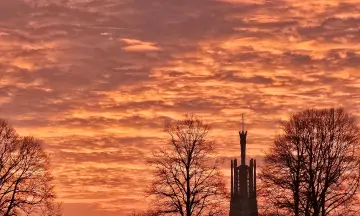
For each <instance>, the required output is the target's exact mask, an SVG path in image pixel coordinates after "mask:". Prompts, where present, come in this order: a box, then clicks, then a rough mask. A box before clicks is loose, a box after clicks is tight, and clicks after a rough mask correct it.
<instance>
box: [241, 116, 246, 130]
mask: <svg viewBox="0 0 360 216" xmlns="http://www.w3.org/2000/svg"><path fill="white" fill-rule="evenodd" d="M241 117H242V123H241V125H242V131H244V128H245V123H244V113H242V114H241Z"/></svg>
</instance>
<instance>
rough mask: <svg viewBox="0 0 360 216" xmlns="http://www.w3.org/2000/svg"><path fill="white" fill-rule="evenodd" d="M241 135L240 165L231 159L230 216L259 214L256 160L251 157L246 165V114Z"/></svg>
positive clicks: (254, 215) (253, 215)
mask: <svg viewBox="0 0 360 216" xmlns="http://www.w3.org/2000/svg"><path fill="white" fill-rule="evenodd" d="M239 136H240V158H241V163H240V165H238V164H237V160H236V158H235V159H234V160H231V199H230V214H229V215H230V216H258V208H257V200H256V160H254V159H252V158H251V159H250V163H249V165H246V163H245V158H246V136H247V131H244V114H243V115H242V131H239Z"/></svg>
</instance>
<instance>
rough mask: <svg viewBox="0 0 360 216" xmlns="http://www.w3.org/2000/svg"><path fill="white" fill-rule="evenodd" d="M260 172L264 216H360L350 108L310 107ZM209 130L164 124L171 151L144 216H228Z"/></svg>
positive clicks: (359, 142)
mask: <svg viewBox="0 0 360 216" xmlns="http://www.w3.org/2000/svg"><path fill="white" fill-rule="evenodd" d="M281 125H282V131H281V133H279V134H278V135H277V136H276V138H275V139H274V140H273V143H272V145H271V146H270V148H269V150H268V151H267V152H266V154H265V160H264V162H263V164H262V166H261V168H260V174H259V177H260V182H259V184H260V185H259V187H258V189H257V193H258V202H259V215H262V216H335V215H341V216H345V215H346V216H356V215H360V211H359V209H360V208H359V207H360V205H359V204H360V203H359V200H358V196H357V195H358V189H359V182H360V173H359V172H360V157H359V153H360V152H359V148H360V129H359V126H358V124H357V122H356V119H355V117H354V116H352V115H351V114H349V113H347V112H346V111H345V110H344V109H342V108H338V109H318V110H317V109H308V110H305V111H301V112H298V113H295V114H293V115H292V116H291V117H290V119H289V120H288V121H284V122H282V124H281ZM209 130H210V128H209V125H207V124H205V123H204V122H203V121H201V120H199V118H197V117H194V116H186V118H185V119H184V120H182V121H178V122H175V123H171V124H169V125H167V126H166V127H165V132H167V133H168V134H169V142H168V146H166V147H165V148H163V149H159V150H157V151H155V153H154V157H153V160H152V161H151V164H152V165H153V167H154V168H155V171H154V180H153V182H152V184H151V186H150V188H149V189H148V190H147V191H146V193H147V195H149V197H150V198H151V200H152V202H151V208H149V210H147V211H146V212H140V213H133V214H132V215H138V216H160V215H179V216H202V215H228V214H229V213H228V209H229V200H228V198H229V196H228V192H227V190H225V187H224V185H225V184H224V182H223V176H222V175H221V173H220V172H219V169H218V168H219V167H218V163H217V162H216V161H217V160H216V158H215V157H211V155H212V154H211V153H213V152H214V149H213V146H214V145H213V143H212V142H210V141H207V140H206V139H205V137H206V135H207V134H208V132H209Z"/></svg>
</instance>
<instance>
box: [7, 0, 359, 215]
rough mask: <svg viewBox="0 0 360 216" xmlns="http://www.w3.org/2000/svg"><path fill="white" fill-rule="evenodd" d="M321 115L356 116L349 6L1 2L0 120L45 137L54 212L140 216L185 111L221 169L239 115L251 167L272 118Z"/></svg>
mask: <svg viewBox="0 0 360 216" xmlns="http://www.w3.org/2000/svg"><path fill="white" fill-rule="evenodd" d="M332 106H343V107H344V108H346V109H347V111H349V112H350V113H352V114H353V115H355V116H356V117H357V118H358V119H359V120H360V0H341V1H340V0H316V1H315V0H265V1H264V0H258V1H255V0H0V114H1V115H0V118H4V119H7V120H8V121H9V122H10V124H12V125H13V126H14V127H15V128H16V129H17V131H18V132H19V134H20V135H33V136H36V137H38V138H41V139H43V140H44V142H45V144H46V145H45V148H46V150H47V151H48V152H49V153H50V155H51V161H52V173H53V175H54V177H55V183H56V191H57V193H58V196H59V201H61V202H63V213H64V216H97V215H101V216H121V215H126V214H127V213H130V212H132V211H133V210H137V211H138V210H142V209H145V208H146V207H147V203H146V200H145V198H144V195H143V190H144V189H145V187H146V185H147V184H148V183H149V180H150V177H151V176H150V174H151V173H150V171H149V165H147V164H146V160H147V159H149V157H151V151H152V150H153V149H154V148H156V147H159V146H163V145H164V143H165V142H166V139H167V138H168V137H167V136H166V134H165V133H164V132H163V131H162V128H163V126H164V124H165V123H166V122H168V121H170V120H177V119H181V118H183V116H184V114H185V113H194V114H196V115H198V116H200V117H201V118H203V119H204V120H205V121H206V122H208V123H210V124H211V126H212V130H211V132H210V134H209V136H208V139H210V140H215V142H216V148H217V152H218V155H219V156H220V157H223V158H229V160H230V158H233V157H238V156H239V154H238V152H239V141H238V134H237V131H238V130H239V129H240V122H241V113H245V120H246V126H245V127H246V129H247V130H248V131H249V132H248V156H251V157H255V158H257V159H258V160H260V161H261V158H262V155H263V152H264V151H265V150H266V149H267V147H268V146H269V145H270V144H271V142H272V138H273V137H274V135H276V134H277V133H279V126H278V122H279V120H281V119H283V120H284V119H287V118H288V117H289V115H290V114H291V113H293V112H296V111H299V110H302V109H305V108H324V107H332ZM229 160H228V161H229ZM229 163H230V162H229ZM229 163H226V164H224V165H223V166H222V168H223V171H224V174H225V175H226V176H229V172H230V170H229V169H228V167H229ZM226 181H228V179H226Z"/></svg>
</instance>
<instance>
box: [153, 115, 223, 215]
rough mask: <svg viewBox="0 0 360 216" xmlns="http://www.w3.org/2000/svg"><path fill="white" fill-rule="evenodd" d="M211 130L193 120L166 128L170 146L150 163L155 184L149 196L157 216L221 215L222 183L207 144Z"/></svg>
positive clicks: (207, 126)
mask: <svg viewBox="0 0 360 216" xmlns="http://www.w3.org/2000/svg"><path fill="white" fill-rule="evenodd" d="M209 130H210V127H209V125H208V124H205V123H204V122H203V121H201V120H199V119H198V118H197V117H194V116H190V117H189V116H186V118H185V119H184V120H182V121H178V122H175V123H170V124H168V125H167V126H165V130H164V131H165V132H167V133H168V134H169V135H170V138H171V139H170V142H169V145H168V146H166V147H165V148H162V149H159V150H158V151H157V152H155V153H154V159H153V160H151V163H152V165H153V167H154V168H155V171H154V174H155V176H154V180H153V182H152V184H151V187H150V189H149V190H148V191H147V192H148V194H149V195H153V196H154V199H153V202H152V204H153V205H152V206H153V207H154V209H155V210H156V213H157V215H181V216H200V215H223V214H225V210H224V208H223V206H222V205H223V204H224V202H226V204H228V203H227V200H226V192H225V183H224V181H223V176H222V174H221V173H220V172H219V170H218V163H217V161H216V159H214V158H212V157H210V155H211V154H212V153H213V152H214V151H213V143H212V142H209V141H206V140H205V137H206V135H207V134H208V132H209Z"/></svg>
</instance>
